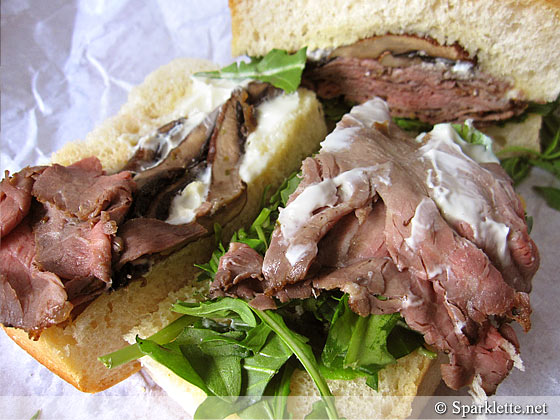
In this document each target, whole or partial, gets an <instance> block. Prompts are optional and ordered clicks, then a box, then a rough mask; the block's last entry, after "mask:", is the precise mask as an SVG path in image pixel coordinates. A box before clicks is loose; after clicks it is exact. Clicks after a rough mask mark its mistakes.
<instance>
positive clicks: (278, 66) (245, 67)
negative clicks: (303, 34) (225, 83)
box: [195, 48, 307, 93]
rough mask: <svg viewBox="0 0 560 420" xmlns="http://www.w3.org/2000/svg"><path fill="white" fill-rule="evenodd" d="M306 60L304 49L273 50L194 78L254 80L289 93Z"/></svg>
mask: <svg viewBox="0 0 560 420" xmlns="http://www.w3.org/2000/svg"><path fill="white" fill-rule="evenodd" d="M306 60H307V56H306V48H302V49H301V50H299V51H298V52H296V53H295V54H289V53H288V52H287V51H284V50H277V49H273V50H271V51H270V52H269V53H268V54H267V55H265V56H264V57H251V61H250V62H248V63H247V62H244V61H241V62H239V63H233V64H230V65H229V66H227V67H224V68H222V69H220V70H216V71H207V72H200V73H196V74H195V76H199V77H209V78H213V79H237V80H244V79H256V80H260V81H263V82H268V83H270V84H271V85H273V86H275V87H277V88H280V89H283V90H284V91H286V93H291V92H294V91H295V90H296V89H297V88H298V87H299V84H300V83H301V74H302V73H303V69H304V68H305V62H306Z"/></svg>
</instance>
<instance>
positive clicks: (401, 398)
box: [288, 352, 434, 419]
mask: <svg viewBox="0 0 560 420" xmlns="http://www.w3.org/2000/svg"><path fill="white" fill-rule="evenodd" d="M433 363H434V362H433V361H432V360H431V359H428V358H427V357H424V356H422V355H421V354H419V353H418V352H413V353H411V354H409V355H407V356H405V357H403V358H401V359H399V360H398V361H397V363H395V364H393V365H389V366H387V367H386V368H384V369H383V370H381V371H380V372H379V391H375V390H373V389H372V388H370V387H369V386H367V385H366V383H365V382H366V381H365V378H358V379H354V380H350V381H343V380H337V381H328V383H329V388H330V390H331V392H332V394H333V395H334V396H336V397H339V398H337V400H336V407H337V410H338V414H339V415H340V416H341V417H343V418H352V419H358V418H406V417H408V416H409V415H410V414H411V412H412V401H413V399H414V396H416V395H417V393H418V390H419V387H420V385H421V383H422V381H423V379H424V378H425V376H426V374H427V372H428V369H429V368H430V367H431V366H432V364H433ZM290 390H291V394H290V395H293V396H305V397H306V398H294V399H290V400H289V402H288V407H289V410H290V412H291V413H292V414H293V415H294V417H295V418H304V417H305V415H306V414H307V413H309V412H310V411H311V408H312V404H313V402H315V401H317V400H318V399H319V392H318V390H317V388H316V387H315V385H314V383H313V380H312V379H311V377H310V376H309V375H308V374H307V372H304V371H301V370H297V371H296V372H295V373H294V376H293V377H292V382H291V385H290ZM431 392H433V390H431Z"/></svg>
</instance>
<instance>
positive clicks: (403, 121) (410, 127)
mask: <svg viewBox="0 0 560 420" xmlns="http://www.w3.org/2000/svg"><path fill="white" fill-rule="evenodd" d="M393 121H394V122H395V124H397V125H398V126H399V127H400V128H402V129H403V130H405V131H410V132H413V133H422V132H428V131H430V130H431V129H432V128H433V125H432V124H430V123H427V122H423V121H420V120H416V119H411V118H400V117H394V118H393Z"/></svg>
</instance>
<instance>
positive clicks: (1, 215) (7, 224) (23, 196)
mask: <svg viewBox="0 0 560 420" xmlns="http://www.w3.org/2000/svg"><path fill="white" fill-rule="evenodd" d="M45 168H46V166H34V167H27V168H24V169H23V170H21V171H20V172H17V173H15V174H14V175H13V176H10V174H9V173H8V171H6V174H5V178H4V179H3V180H2V182H0V238H2V237H4V236H6V235H7V234H8V233H10V232H11V231H12V230H13V229H14V228H15V227H16V226H17V225H18V224H19V222H21V221H22V220H23V218H24V217H25V216H27V214H28V213H29V208H30V207H31V198H32V197H31V189H32V188H33V183H34V182H35V179H36V178H37V176H38V175H40V174H41V172H43V171H44V170H45Z"/></svg>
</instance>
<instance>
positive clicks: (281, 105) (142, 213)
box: [0, 59, 326, 392]
mask: <svg viewBox="0 0 560 420" xmlns="http://www.w3.org/2000/svg"><path fill="white" fill-rule="evenodd" d="M214 68H215V67H214V65H213V64H211V63H209V62H206V61H201V60H191V59H178V60H175V61H173V62H171V63H170V64H168V65H166V66H163V67H161V68H160V69H158V70H156V71H155V72H153V73H152V74H150V75H149V76H148V77H147V78H146V79H145V81H144V82H143V83H142V84H141V85H140V86H138V87H136V88H134V89H133V90H132V91H131V93H130V95H129V99H128V102H127V103H126V104H125V105H124V106H123V107H122V108H121V110H120V111H119V112H118V114H117V115H116V116H114V117H112V118H110V119H109V120H107V121H106V122H104V123H103V124H101V125H100V126H99V127H97V128H96V129H95V130H93V131H92V132H91V133H90V134H89V135H88V136H87V138H86V139H85V141H80V142H75V143H71V144H68V145H67V146H65V147H64V148H63V149H61V150H60V151H58V152H57V153H55V154H54V156H53V158H52V162H53V163H52V164H51V165H47V166H35V167H27V168H24V169H22V170H21V171H19V172H17V173H12V174H10V173H6V174H5V175H4V178H3V180H2V182H1V184H0V215H1V220H0V222H1V235H2V237H1V244H0V258H1V263H0V282H1V287H0V322H1V324H2V325H3V327H4V330H5V331H6V333H7V334H8V335H9V336H10V337H11V338H12V339H13V340H14V341H15V342H16V343H17V344H19V345H20V346H21V347H22V348H23V349H25V350H26V351H27V352H28V353H30V354H31V355H32V356H33V357H35V358H36V359H37V360H38V361H40V362H41V363H42V364H44V365H45V366H46V367H48V368H49V369H50V370H52V371H53V372H54V373H56V374H57V375H59V376H60V377H62V378H63V379H65V380H66V381H68V382H70V383H71V384H73V385H74V386H75V387H77V388H78V389H80V390H82V391H86V392H97V391H101V390H103V389H106V388H107V387H109V386H111V385H113V384H115V383H117V382H119V381H121V380H123V379H124V378H126V377H127V376H129V375H131V374H132V373H134V372H136V371H138V369H139V368H140V364H139V363H137V362H133V363H130V364H127V365H124V366H122V367H120V368H119V369H115V370H108V369H106V368H105V367H104V366H103V364H102V363H101V362H99V361H98V360H97V358H98V357H99V356H101V355H103V354H106V353H108V352H111V351H113V350H116V349H118V348H120V347H122V346H123V345H125V344H126V343H125V341H124V340H123V339H122V336H123V334H124V333H126V332H128V331H129V330H130V329H131V328H132V327H133V326H134V325H136V324H137V323H138V320H139V319H140V318H141V316H142V315H144V314H147V313H150V312H153V311H155V310H156V309H157V308H158V303H159V302H160V301H161V300H163V299H165V298H166V297H167V296H168V294H169V293H170V292H173V291H176V290H177V289H179V288H181V287H182V286H184V285H185V284H186V283H187V282H188V281H189V280H190V279H191V278H192V277H193V276H194V271H195V267H194V264H197V263H198V264H200V263H204V262H205V261H207V259H208V258H209V257H210V255H211V253H212V250H213V248H214V235H215V232H214V227H215V225H219V226H220V227H221V233H222V234H223V235H225V237H228V235H229V236H230V235H231V234H232V233H233V232H234V231H236V230H237V229H239V228H240V227H242V226H244V225H246V224H248V223H250V222H251V221H252V219H253V218H254V217H255V216H256V214H257V213H258V211H259V210H260V201H261V198H262V195H263V192H264V190H265V187H267V186H270V187H273V188H276V187H278V185H279V184H280V183H281V182H282V181H283V179H284V178H285V176H287V175H288V174H289V173H291V172H292V171H294V170H297V168H298V167H299V166H300V164H301V161H302V159H303V158H304V157H305V156H308V155H309V154H310V153H311V152H313V151H314V150H316V149H317V147H318V144H319V142H320V141H321V140H322V139H323V138H324V136H325V134H326V128H325V123H324V119H323V114H322V109H321V107H320V105H319V103H318V102H317V100H316V98H315V95H314V93H312V92H310V91H308V90H305V89H300V90H296V89H291V92H287V91H284V90H283V89H280V88H277V87H274V86H273V85H271V84H269V83H265V82H260V81H250V80H245V81H243V80H238V81H223V80H212V79H207V78H204V77H196V76H193V75H194V74H195V73H197V72H201V71H208V70H213V69H214ZM296 86H297V85H296ZM288 90H289V89H288Z"/></svg>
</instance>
